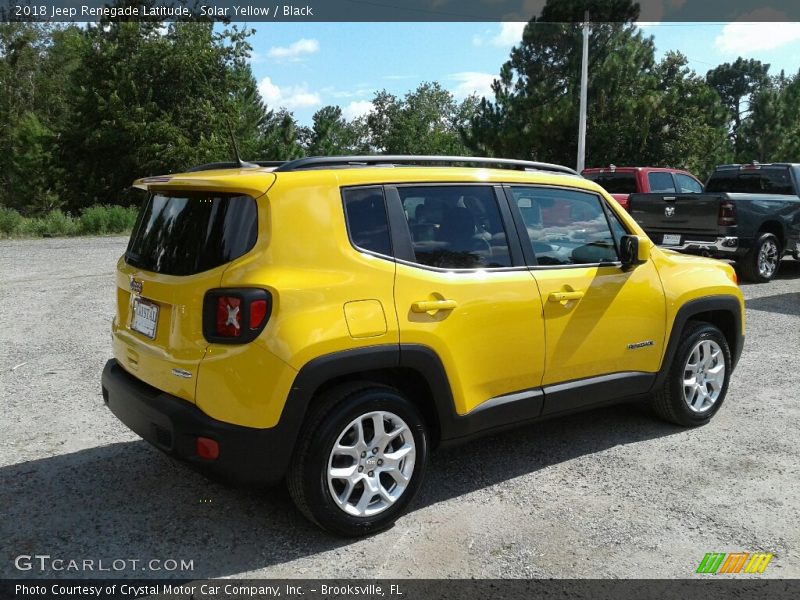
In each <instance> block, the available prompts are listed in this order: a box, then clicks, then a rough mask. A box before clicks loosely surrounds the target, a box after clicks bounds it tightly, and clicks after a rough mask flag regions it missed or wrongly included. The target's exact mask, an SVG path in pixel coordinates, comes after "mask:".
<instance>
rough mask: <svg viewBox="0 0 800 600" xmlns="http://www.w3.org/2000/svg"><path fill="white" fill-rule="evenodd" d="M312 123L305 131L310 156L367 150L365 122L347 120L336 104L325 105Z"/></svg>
mask: <svg viewBox="0 0 800 600" xmlns="http://www.w3.org/2000/svg"><path fill="white" fill-rule="evenodd" d="M313 122H314V125H313V127H312V128H311V130H309V131H308V132H307V134H306V135H307V136H308V138H309V139H308V142H307V146H308V154H309V155H310V156H336V155H345V154H361V153H364V152H368V151H369V142H368V140H367V139H366V137H367V133H368V132H367V131H365V125H366V122H365V120H364V119H356V120H354V121H350V122H348V121H347V120H346V119H345V118H344V117H343V116H342V109H341V108H339V107H338V106H325V107H323V108H321V109H319V110H318V111H317V112H316V113H315V114H314V117H313Z"/></svg>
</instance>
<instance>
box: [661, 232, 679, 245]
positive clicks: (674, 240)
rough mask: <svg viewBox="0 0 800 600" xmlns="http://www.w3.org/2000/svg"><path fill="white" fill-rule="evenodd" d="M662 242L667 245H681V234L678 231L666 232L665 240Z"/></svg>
mask: <svg viewBox="0 0 800 600" xmlns="http://www.w3.org/2000/svg"><path fill="white" fill-rule="evenodd" d="M662 243H663V244H664V245H665V246H680V245H681V236H680V235H678V234H676V233H666V234H664V240H663V242H662Z"/></svg>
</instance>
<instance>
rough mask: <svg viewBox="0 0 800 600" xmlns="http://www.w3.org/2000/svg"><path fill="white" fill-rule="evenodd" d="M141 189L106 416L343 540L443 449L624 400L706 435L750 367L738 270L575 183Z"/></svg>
mask: <svg viewBox="0 0 800 600" xmlns="http://www.w3.org/2000/svg"><path fill="white" fill-rule="evenodd" d="M465 165H467V166H465ZM136 185H138V186H139V187H141V188H144V189H146V190H147V191H148V192H149V199H148V200H147V201H146V203H145V204H144V206H143V208H142V210H141V213H140V216H139V220H138V222H137V224H136V226H135V228H134V231H133V233H132V235H131V240H130V243H129V245H128V249H127V251H126V253H125V255H124V256H123V257H122V258H121V259H120V261H119V264H118V269H117V307H118V308H117V314H116V317H115V319H114V323H113V352H114V359H113V360H111V361H109V362H108V364H107V365H106V367H105V370H104V372H103V378H102V381H103V395H104V398H105V400H106V402H107V403H108V406H109V408H110V409H111V411H112V412H113V413H114V414H115V415H116V416H117V417H118V418H119V419H120V420H122V421H123V422H124V423H125V424H126V425H128V426H129V427H130V428H131V429H132V430H133V431H135V432H136V433H138V434H139V435H140V436H141V437H143V438H144V439H146V440H147V441H149V442H151V443H152V444H154V445H155V446H157V447H158V448H160V449H162V450H164V451H166V452H168V453H170V454H172V455H175V456H177V457H180V458H182V459H184V460H186V461H188V462H190V463H193V464H195V465H199V466H201V467H203V468H204V469H205V470H208V471H212V472H216V473H219V474H222V475H224V476H227V477H228V478H230V479H233V480H238V481H240V482H247V483H275V482H279V481H281V480H283V479H285V480H286V481H287V483H288V487H289V490H290V492H291V495H292V497H293V498H294V500H295V502H296V503H297V505H298V507H299V508H300V509H301V510H302V512H303V513H304V514H305V515H306V516H307V517H309V518H310V519H311V520H312V521H314V522H316V523H317V524H319V525H321V526H322V527H324V528H326V529H328V530H330V531H332V532H335V533H338V534H343V535H361V534H367V533H370V532H374V531H378V530H380V529H383V528H386V527H388V526H390V525H391V524H392V523H393V522H394V521H395V520H396V519H397V518H398V517H399V516H400V515H401V514H402V513H403V511H404V510H405V509H406V507H407V506H408V504H409V502H411V500H412V499H413V498H414V496H415V494H416V493H417V491H418V489H419V487H420V485H421V483H422V479H423V475H424V472H425V466H426V463H427V461H428V454H429V451H430V450H431V449H432V448H435V447H436V446H438V445H442V444H450V443H454V442H458V441H462V440H465V439H467V438H470V437H473V436H475V435H478V434H482V433H486V432H491V431H498V430H500V429H503V428H507V427H511V426H516V425H520V424H524V423H529V422H532V421H535V420H537V419H541V418H546V417H550V416H553V415H558V414H563V413H569V412H573V411H576V410H580V409H585V408H589V407H594V406H598V405H602V404H608V403H611V402H617V401H622V400H631V399H643V400H645V401H647V402H649V403H650V404H651V405H652V407H653V409H654V410H655V412H656V413H657V414H659V415H660V416H661V417H663V418H666V419H668V420H670V421H672V422H675V423H679V424H681V425H685V426H693V425H702V424H704V423H706V422H707V421H709V419H711V417H712V416H713V415H714V413H716V412H717V410H719V408H720V406H721V404H722V402H723V399H724V398H725V394H726V391H727V388H728V381H729V378H730V375H731V373H732V371H733V369H734V367H735V366H736V362H737V360H738V358H739V355H740V354H741V351H742V345H743V342H744V302H743V299H742V295H741V293H740V291H739V288H738V286H737V284H736V277H735V274H734V271H733V269H732V268H731V267H730V266H728V265H726V264H723V263H721V262H717V261H714V260H710V259H704V258H698V257H691V256H684V255H680V254H677V253H674V252H670V251H666V250H660V249H658V248H657V247H655V246H654V245H653V244H652V243H651V241H650V240H649V239H648V238H647V237H646V236H645V235H644V233H643V231H642V230H641V228H640V227H639V226H638V225H637V224H636V222H635V221H634V220H633V219H632V218H631V217H630V216H629V215H628V214H627V213H626V212H625V211H624V210H622V209H621V208H620V206H619V205H618V204H617V203H616V202H615V201H614V200H613V199H612V198H611V197H610V196H609V195H608V194H607V193H606V192H604V191H603V190H602V189H601V188H600V187H599V186H598V185H596V184H594V183H592V182H590V181H587V180H585V179H582V178H580V177H579V176H577V175H575V174H574V172H573V171H571V170H570V169H567V168H565V167H558V166H555V165H548V164H542V163H526V162H521V161H510V160H507V161H504V160H501V159H471V158H450V159H446V158H436V157H387V156H381V157H375V156H372V157H339V158H310V159H300V160H296V161H293V162H289V163H285V164H283V165H281V166H278V167H277V168H275V167H272V168H266V167H258V166H255V165H244V166H237V167H231V168H222V169H214V170H203V168H199V169H198V170H196V171H194V172H190V173H186V174H179V175H169V176H164V177H152V178H147V179H142V180H139V181H138V182H137V184H136Z"/></svg>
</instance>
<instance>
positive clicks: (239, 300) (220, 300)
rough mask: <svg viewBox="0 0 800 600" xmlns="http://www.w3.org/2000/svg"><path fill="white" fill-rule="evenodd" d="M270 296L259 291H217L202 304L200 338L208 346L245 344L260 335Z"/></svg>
mask: <svg viewBox="0 0 800 600" xmlns="http://www.w3.org/2000/svg"><path fill="white" fill-rule="evenodd" d="M271 300H272V296H270V293H269V292H267V291H266V290H262V289H258V288H236V289H216V290H209V291H208V292H207V293H206V297H205V300H204V302H203V336H204V337H205V338H206V339H207V340H208V341H209V342H216V343H222V344H245V343H247V342H251V341H253V340H254V339H256V337H258V335H259V334H260V333H261V331H263V329H264V326H265V325H266V324H267V321H268V320H269V316H270V312H271V304H272V303H271Z"/></svg>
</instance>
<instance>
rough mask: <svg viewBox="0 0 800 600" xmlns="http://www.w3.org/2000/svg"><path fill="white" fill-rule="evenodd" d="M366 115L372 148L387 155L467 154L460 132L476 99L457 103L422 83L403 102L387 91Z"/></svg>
mask: <svg viewBox="0 0 800 600" xmlns="http://www.w3.org/2000/svg"><path fill="white" fill-rule="evenodd" d="M372 104H373V106H374V109H373V111H372V112H370V113H369V114H368V115H367V118H366V122H367V126H368V128H369V135H370V140H371V145H372V146H373V147H374V148H376V149H377V150H379V151H382V152H385V153H387V154H443V155H447V154H449V155H461V154H467V153H468V151H467V148H466V146H465V144H464V142H463V140H462V136H461V131H462V129H463V128H464V127H465V126H466V125H467V122H468V121H469V119H470V118H471V117H472V111H471V110H470V108H472V109H474V107H475V99H473V98H468V99H467V100H465V101H464V102H462V103H460V104H459V103H458V102H456V100H455V98H453V95H452V94H451V93H450V92H448V91H447V90H445V89H444V88H442V86H441V85H440V84H438V83H436V82H428V83H422V84H421V85H420V86H419V87H418V88H417V89H416V90H415V91H413V92H410V93H408V94H406V96H405V98H403V99H402V100H401V99H399V98H396V97H395V96H393V95H392V94H390V93H389V92H387V91H386V90H383V91H381V92H378V93H376V94H375V97H374V98H373V99H372Z"/></svg>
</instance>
